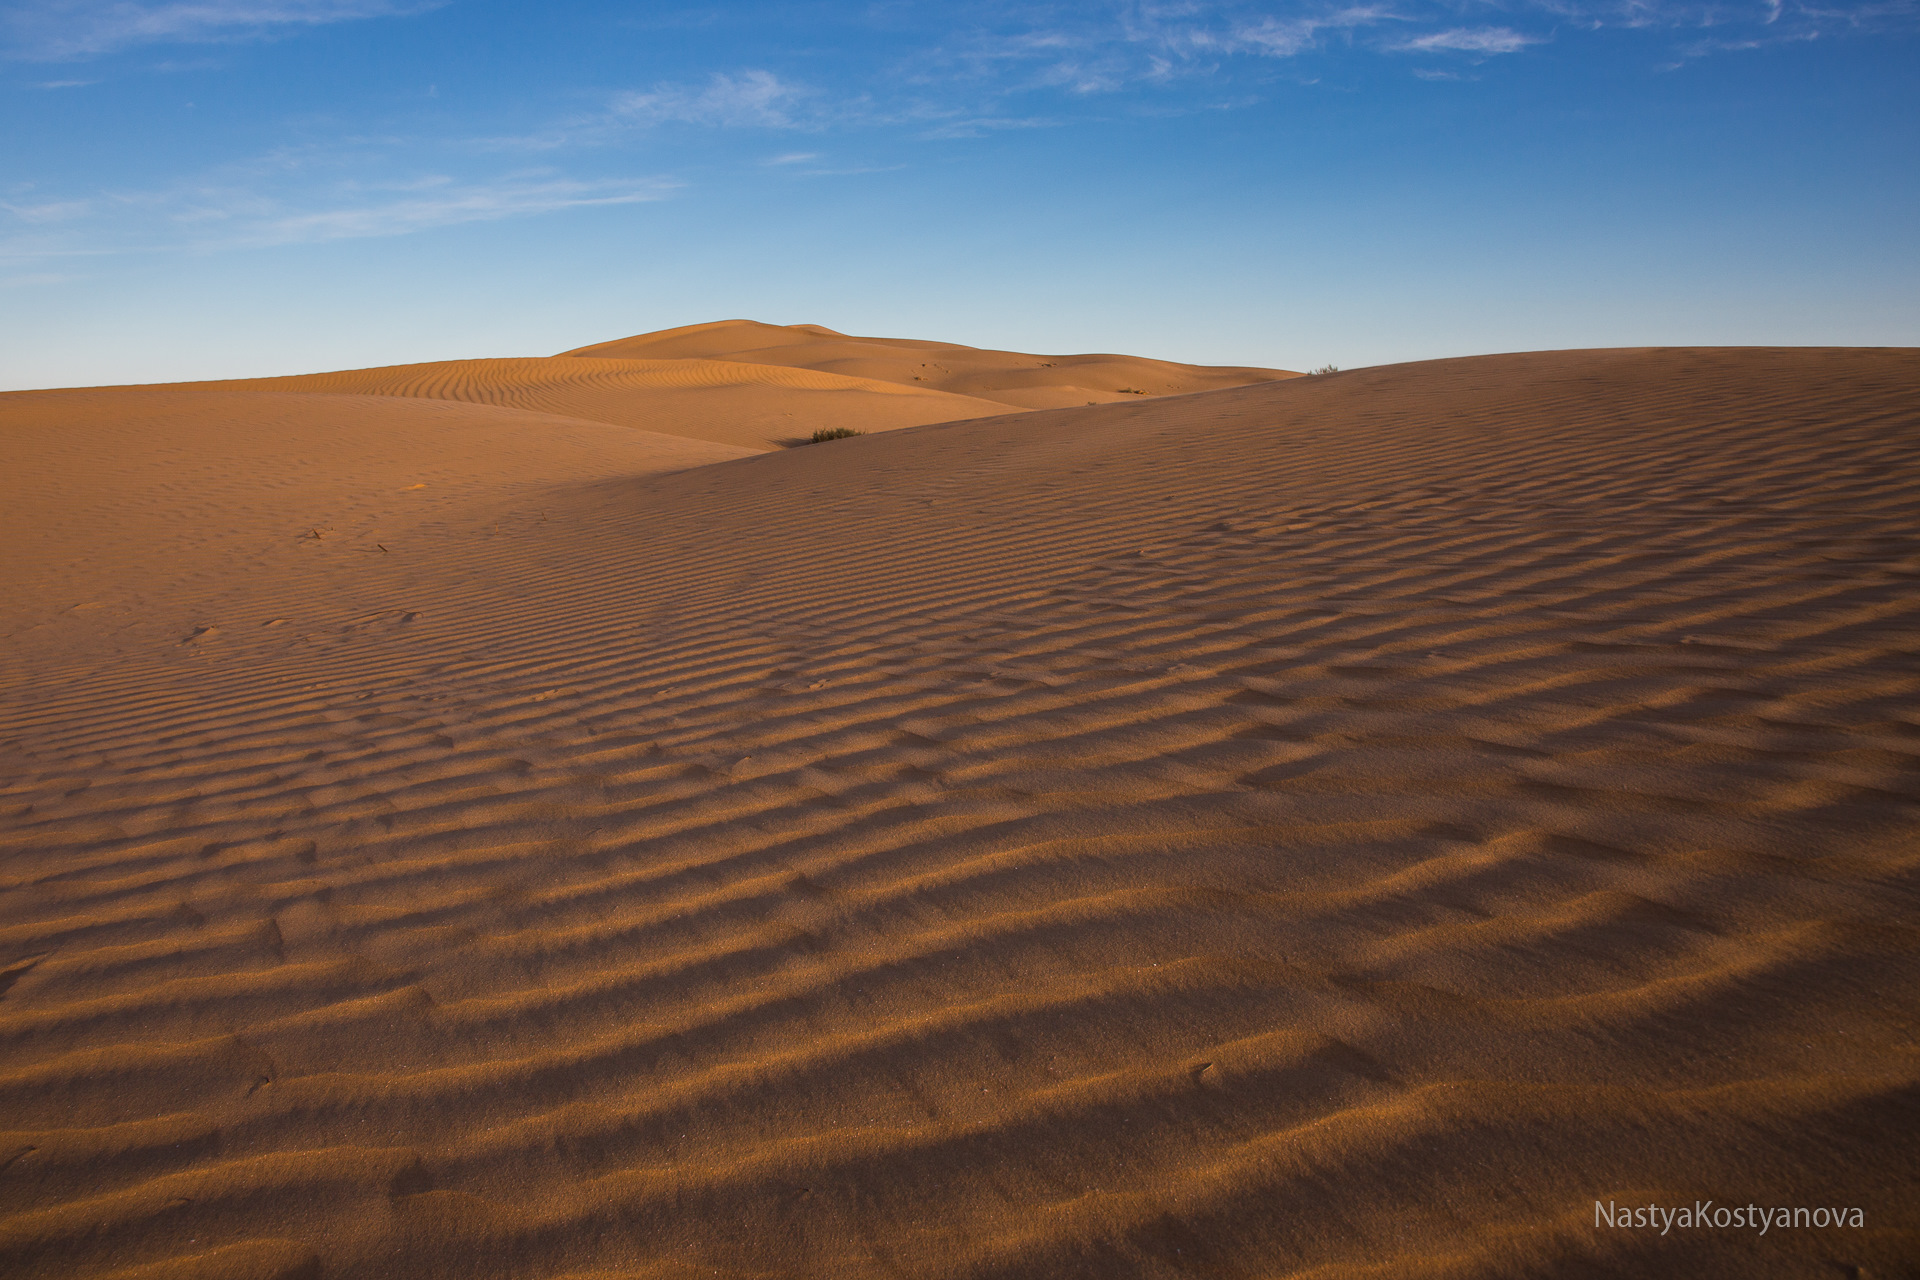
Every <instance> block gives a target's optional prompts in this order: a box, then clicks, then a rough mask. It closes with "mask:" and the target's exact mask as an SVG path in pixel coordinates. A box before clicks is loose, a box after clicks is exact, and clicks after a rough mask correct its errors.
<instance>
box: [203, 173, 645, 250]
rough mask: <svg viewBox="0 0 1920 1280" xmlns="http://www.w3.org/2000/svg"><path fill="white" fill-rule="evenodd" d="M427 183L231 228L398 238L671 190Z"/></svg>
mask: <svg viewBox="0 0 1920 1280" xmlns="http://www.w3.org/2000/svg"><path fill="white" fill-rule="evenodd" d="M433 185H434V186H435V187H436V188H437V189H434V190H430V191H427V192H424V193H421V194H408V195H404V196H401V197H399V198H396V199H389V200H384V201H376V202H370V203H362V204H356V205H349V206H346V207H340V208H333V209H319V210H310V211H306V212H292V213H279V212H276V213H274V214H270V215H267V216H264V217H262V216H258V215H255V216H253V217H250V218H248V219H247V220H246V222H245V225H243V226H242V227H240V228H238V231H239V234H238V235H237V236H236V237H234V239H237V240H239V241H241V242H243V243H249V244H256V245H269V244H311V243H315V242H318V241H326V240H358V239H366V238H369V237H375V236H398V235H406V234H408V233H410V232H414V231H424V230H427V229H428V228H431V227H448V226H455V225H458V224H460V223H464V222H494V221H498V220H500V219H502V218H518V217H525V216H528V215H530V214H541V213H555V212H558V211H560V210H562V209H583V208H591V207H594V206H601V205H616V204H641V203H645V202H648V201H653V200H664V199H666V198H667V196H668V195H669V194H671V192H672V190H673V184H671V183H667V182H663V181H658V180H651V181H646V182H641V183H634V182H581V181H576V180H572V179H565V178H547V179H539V180H528V179H508V180H504V181H499V182H493V183H477V184H466V185H459V184H451V183H449V184H445V185H440V184H433Z"/></svg>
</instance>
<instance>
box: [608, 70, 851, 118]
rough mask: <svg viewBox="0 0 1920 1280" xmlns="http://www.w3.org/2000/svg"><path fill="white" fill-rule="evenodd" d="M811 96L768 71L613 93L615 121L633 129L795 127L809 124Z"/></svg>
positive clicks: (718, 74) (721, 74) (812, 105)
mask: <svg viewBox="0 0 1920 1280" xmlns="http://www.w3.org/2000/svg"><path fill="white" fill-rule="evenodd" d="M816 108H817V104H816V103H815V102H814V95H813V94H812V93H810V92H809V91H808V90H807V89H805V88H803V87H802V86H800V85H796V84H793V83H790V82H788V81H785V80H782V79H781V78H780V77H779V76H776V75H774V74H773V73H772V72H771V71H742V72H738V73H735V74H728V73H725V72H716V73H714V74H713V75H712V76H711V77H709V78H708V80H707V82H706V83H705V84H704V85H697V86H688V85H671V84H669V85H656V86H655V87H654V88H652V89H648V90H646V91H645V92H639V93H620V94H616V95H614V98H613V101H612V103H611V108H610V109H611V114H612V115H613V117H614V118H616V119H619V120H622V121H625V122H628V123H631V124H637V125H650V124H668V123H679V124H704V125H716V126H719V127H722V128H756V129H795V128H802V127H804V126H805V125H806V124H808V123H810V120H809V119H808V117H809V116H810V115H811V114H813V113H814V112H815V110H816Z"/></svg>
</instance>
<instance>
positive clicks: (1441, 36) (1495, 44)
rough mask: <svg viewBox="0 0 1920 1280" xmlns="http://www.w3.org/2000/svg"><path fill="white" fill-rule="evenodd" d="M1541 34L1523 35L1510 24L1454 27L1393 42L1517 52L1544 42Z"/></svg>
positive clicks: (1407, 46) (1431, 48) (1425, 48)
mask: <svg viewBox="0 0 1920 1280" xmlns="http://www.w3.org/2000/svg"><path fill="white" fill-rule="evenodd" d="M1543 43H1545V38H1544V37H1542V36H1529V35H1522V34H1521V33H1520V32H1518V31H1515V30H1513V29H1512V28H1511V27H1455V28H1453V29H1452V30H1450V31H1434V32H1430V33H1428V34H1427V35H1424V36H1415V37H1413V38H1412V39H1411V40H1403V41H1401V42H1400V43H1399V44H1396V45H1394V46H1393V47H1394V48H1395V49H1399V50H1402V51H1404V52H1408V53H1480V54H1494V53H1518V52H1520V51H1521V50H1522V49H1524V48H1526V47H1527V46H1528V45H1530V44H1543Z"/></svg>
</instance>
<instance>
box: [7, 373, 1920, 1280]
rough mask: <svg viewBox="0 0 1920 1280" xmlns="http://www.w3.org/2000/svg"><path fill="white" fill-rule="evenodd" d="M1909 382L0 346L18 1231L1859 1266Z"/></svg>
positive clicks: (1790, 1271)
mask: <svg viewBox="0 0 1920 1280" xmlns="http://www.w3.org/2000/svg"><path fill="white" fill-rule="evenodd" d="M673 358H675V359H678V358H680V357H673ZM687 358H689V359H691V358H695V357H687ZM599 362H600V361H599V360H598V358H589V359H588V360H586V361H583V363H595V364H597V363H599ZM608 363H612V361H609V362H608ZM1917 393H1920V357H1917V356H1916V354H1915V353H1912V352H1894V351H1647V352H1587V353H1555V354H1543V355H1528V356H1501V357H1485V358H1480V359H1474V360H1460V361H1444V362H1435V363H1430V364H1423V365H1409V366H1401V367H1397V368H1391V369H1381V370H1363V371H1358V372H1354V373H1348V374H1341V375H1337V376H1334V377H1328V378H1314V379H1304V380H1291V381H1286V382H1271V383H1267V384H1265V385H1252V386H1243V387H1239V388H1237V389H1227V390H1220V391H1214V392H1210V393H1208V394H1205V395H1188V396H1183V397H1181V398H1179V399H1166V400H1145V401H1137V402H1136V401H1129V402H1127V403H1120V404H1113V405H1107V406H1099V407H1092V408H1089V407H1084V406H1083V407H1080V408H1076V409H1062V410H1040V411H1037V412H1027V413H1019V414H1012V415H1008V416H1003V417H997V418H992V419H985V420H976V421H966V422H952V423H947V424H944V425H934V426H923V427H919V428H917V429H914V430H910V431H905V432H891V433H888V434H884V435H877V436H873V437H869V438H865V439H857V440H849V441H840V442H835V443H833V444H831V445H826V446H820V447H814V448H807V449H799V450H791V451H783V452H776V453H767V454H761V455H748V454H745V453H743V452H742V451H740V450H738V449H729V448H728V447H727V446H725V445H723V444H705V443H700V442H696V441H690V440H684V439H672V438H669V437H665V436H659V435H648V434H645V433H639V432H633V431H629V430H625V429H622V428H616V427H611V426H607V425H605V424H604V423H597V422H584V421H581V420H579V418H578V417H576V416H572V415H568V416H555V415H549V416H546V417H539V416H536V415H534V414H532V413H528V412H526V411H525V408H524V407H522V408H511V407H489V406H485V405H469V404H460V403H453V402H450V401H446V400H436V399H404V398H400V397H399V396H396V395H393V394H383V395H378V396H374V395H341V394H338V393H337V392H334V391H327V392H315V393H312V394H307V393H302V394H298V395H290V394H269V393H266V392H257V391H256V392H229V391H220V390H216V389H205V388H195V389H182V390H179V391H169V392H166V393H164V394H161V393H155V394H154V395H153V396H152V397H150V402H148V403H146V404H145V405H144V407H142V408H140V409H139V412H140V413H144V414H146V415H147V416H146V417H144V418H141V417H138V415H137V414H129V413H127V412H125V411H126V410H127V409H128V407H129V405H130V403H131V402H130V401H129V400H127V399H126V398H125V395H126V393H121V392H99V393H93V392H88V393H42V394H39V395H38V398H35V397H34V396H17V397H0V441H5V442H6V446H7V447H8V448H9V449H11V450H18V451H19V453H20V456H22V457H26V458H27V459H28V460H29V461H31V462H33V464H34V465H33V467H31V468H24V469H23V468H13V469H11V470H10V471H9V473H8V474H9V475H10V476H17V477H23V479H20V480H15V481H11V482H10V483H12V484H14V485H15V486H16V487H17V493H11V494H9V497H10V498H12V499H15V500H14V501H12V502H11V503H10V504H9V510H8V515H7V517H6V518H7V519H9V520H12V521H15V522H16V523H15V524H14V525H11V526H9V527H8V529H7V530H6V532H7V534H8V536H9V538H10V539H11V538H12V537H13V536H14V535H15V534H16V532H21V533H23V536H24V535H25V534H31V533H32V531H33V530H35V529H40V530H43V532H42V534H41V535H40V539H41V540H40V541H39V542H37V543H34V544H32V554H31V555H30V556H21V557H18V558H10V560H9V562H8V567H7V574H8V577H9V581H8V592H7V595H8V598H9V599H10V600H12V601H15V602H16V603H14V604H11V605H9V608H10V610H12V612H11V613H10V615H9V617H8V619H7V626H8V631H9V632H10V634H9V638H8V641H7V648H6V658H7V664H8V665H7V667H6V670H5V675H6V684H5V688H4V690H3V691H0V750H4V755H3V756H0V761H4V775H0V815H3V816H4V818H5V836H4V840H5V843H4V845H3V846H0V848H3V849H4V853H5V858H4V861H0V871H3V872H4V876H5V879H4V880H0V886H3V890H0V984H5V986H6V990H5V993H4V998H0V1129H4V1132H0V1166H4V1167H0V1213H3V1214H4V1215H5V1216H4V1217H0V1259H4V1260H5V1265H6V1267H7V1268H8V1269H9V1270H10V1272H12V1273H15V1274H21V1275H72V1274H113V1273H118V1272H127V1273H129V1274H139V1275H152V1276H160V1275H181V1276H186V1275H195V1276H199V1275H233V1276H272V1275H287V1276H291V1275H300V1274H305V1275H319V1276H327V1277H334V1276H390V1275H410V1276H412V1275H418V1276H437V1275H446V1276H491V1275H498V1276H522V1275H525V1276H532V1275H579V1276H585V1275H600V1274H604V1275H631V1276H663V1277H665V1276H693V1275H713V1274H721V1275H729V1276H804V1275H817V1276H867V1275H876V1276H877V1275H893V1276H898V1275H909V1276H915V1277H920V1276H926V1277H987V1276H1034V1277H1040V1276H1049V1277H1051V1276H1086V1277H1115V1276H1119V1277H1126V1276H1138V1277H1177V1276H1207V1277H1213V1276H1281V1275H1314V1276H1324V1277H1336V1276H1338V1277H1349V1276H1351V1277H1358V1276H1383V1277H1384V1276H1396V1277H1397V1276H1456V1275H1458V1276H1468V1275H1473V1276H1492V1275H1518V1274H1548V1273H1551V1274H1556V1275H1592V1276H1600V1275H1617V1274H1635V1273H1639V1274H1650V1273H1659V1274H1675V1273H1680V1272H1683V1271H1684V1272H1686V1273H1689V1274H1705V1275H1714V1274H1723V1275H1735V1274H1738V1275H1742V1276H1770V1275H1777V1276H1801V1275H1810V1274H1822V1273H1823V1270H1822V1269H1824V1271H1825V1273H1828V1274H1844V1270H1843V1269H1844V1268H1846V1267H1853V1268H1856V1269H1859V1273H1860V1274H1876V1275H1877V1274H1894V1275H1897V1274H1901V1271H1900V1270H1899V1269H1900V1268H1901V1267H1904V1266H1906V1265H1908V1263H1909V1261H1910V1259H1911V1258H1913V1257H1914V1256H1916V1254H1920V1230H1917V1228H1920V1223H1916V1220H1915V1214H1916V1205H1915V1197H1914V1194H1913V1188H1914V1186H1915V1185H1917V1181H1916V1175H1920V1157H1916V1156H1915V1154H1914V1151H1913V1144H1912V1143H1911V1141H1910V1136H1911V1134H1912V1133H1913V1132H1915V1131H1916V1121H1920V1106H1917V1105H1916V1100H1917V1096H1920V1095H1917V1093H1916V1083H1917V1082H1920V1055H1916V1049H1915V1042H1914V1026H1915V1013H1916V1004H1920V998H1917V996H1916V993H1917V992H1920V983H1916V977H1917V976H1920V974H1916V969H1920V964H1917V963H1916V956H1920V947H1916V942H1920V930H1916V913H1915V892H1914V891H1915V876H1916V868H1920V839H1916V835H1917V834H1920V822H1916V818H1917V817H1920V809H1917V808H1916V799H1920V786H1917V785H1916V774H1915V764H1916V756H1917V755H1920V672H1917V671H1916V662H1915V652H1916V638H1917V636H1920V585H1917V584H1920V531H1917V530H1916V525H1915V521H1914V518H1913V517H1914V514H1915V511H1916V507H1917V504H1916V499H1920V408H1917V407H1916V406H1920V394H1917ZM89 396H91V397H93V399H92V400H91V401H88V400H87V399H86V397H89ZM117 397H118V398H117ZM249 397H251V398H249ZM103 406H115V407H113V408H111V409H103ZM223 406H224V407H223ZM222 415H224V416H222ZM272 415H278V416H277V417H275V416H272ZM382 415H384V416H382ZM210 424H211V425H210ZM221 424H225V425H221ZM249 424H262V425H257V426H253V427H252V428H251V429H250V425H249ZM196 432H198V433H201V434H199V435H197V436H196V435H195V434H194V433H196ZM330 432H339V433H344V434H342V435H341V436H339V437H338V438H339V439H341V440H343V441H344V442H345V444H344V445H343V447H340V448H337V449H332V450H328V449H326V448H325V447H324V446H325V444H326V442H327V441H328V439H329V438H330V437H329V433H330ZM35 433H38V434H35ZM463 439H465V440H467V441H468V442H469V443H468V444H467V445H466V446H465V447H462V446H461V445H460V441H461V440H463ZM183 440H184V441H188V444H187V445H182V444H180V443H179V442H180V441H183ZM189 446H190V447H189ZM211 449H225V450H227V453H226V454H225V455H224V456H225V459H226V460H225V462H224V464H221V465H215V464H214V463H212V462H210V461H209V460H208V457H209V454H208V451H209V450H211ZM143 450H144V452H143ZM702 451H711V452H702ZM422 484H424V485H425V487H424V488H415V487H414V486H416V485H422ZM409 504H417V505H409ZM60 522H64V523H60ZM142 529H148V530H152V531H154V534H155V536H156V537H157V538H160V539H161V541H162V542H163V543H164V545H163V546H162V548H161V549H160V550H158V551H153V550H148V551H143V550H142V549H141V540H140V536H139V535H140V532H141V530H142ZM315 532H318V533H321V534H322V535H323V536H320V537H317V538H316V537H311V536H305V535H308V534H311V533H315ZM89 539H93V541H92V542H89ZM9 545H15V544H14V543H12V542H11V541H10V543H9ZM379 548H384V549H379ZM142 556H145V557H147V558H146V559H142V558H141V557H142ZM122 563H124V564H126V565H130V566H133V568H132V569H129V570H125V571H121V578H116V576H115V574H116V570H115V568H114V566H115V565H116V564H122ZM125 577H132V578H134V579H136V580H135V581H124V580H121V579H122V578H125ZM62 592H64V593H65V594H61V593H62ZM27 596H30V597H31V598H32V602H31V603H28V604H20V603H17V602H18V601H19V600H20V599H21V598H22V597H27ZM70 596H72V597H80V596H84V597H85V599H72V600H69V599H68V597H70ZM81 603H95V604H96V605H97V607H95V608H92V609H85V610H80V611H78V612H74V611H71V606H72V605H74V604H81ZM60 610H67V611H65V612H62V611H60ZM277 619H284V620H283V621H280V622H279V625H266V624H268V623H273V622H275V621H276V620H277ZM1696 1198H1702V1199H1704V1198H1713V1199H1716V1200H1718V1201H1719V1202H1721V1203H1739V1204H1742V1205H1744V1204H1746V1203H1747V1202H1748V1201H1749V1200H1754V1201H1757V1202H1759V1203H1763V1204H1769V1205H1774V1204H1787V1205H1794V1204H1807V1205H1811V1204H1845V1205H1859V1206H1862V1207H1863V1208H1864V1209H1865V1214H1866V1222H1867V1225H1866V1226H1865V1227H1864V1228H1862V1229H1859V1230H1848V1231H1824V1232H1822V1231H1812V1230H1805V1231H1789V1232H1778V1233H1771V1234H1769V1235H1768V1236H1766V1237H1764V1238H1759V1237H1756V1236H1754V1235H1753V1234H1752V1233H1739V1232H1707V1233H1697V1232H1696V1233H1689V1234H1671V1235H1668V1236H1664V1237H1662V1236H1659V1235H1658V1234H1656V1233H1652V1232H1606V1231H1598V1230H1596V1229H1595V1227H1594V1224H1593V1202H1594V1201H1595V1200H1596V1199H1600V1200H1618V1201H1630V1202H1632V1203H1636V1204H1640V1203H1646V1202H1648V1201H1656V1202H1660V1203H1666V1204H1678V1203H1691V1202H1692V1201H1693V1200H1694V1199H1696Z"/></svg>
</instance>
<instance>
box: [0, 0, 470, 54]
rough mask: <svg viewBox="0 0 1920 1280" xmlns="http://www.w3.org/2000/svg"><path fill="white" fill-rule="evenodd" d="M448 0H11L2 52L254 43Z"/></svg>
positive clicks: (0, 26)
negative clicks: (296, 31) (307, 28)
mask: <svg viewBox="0 0 1920 1280" xmlns="http://www.w3.org/2000/svg"><path fill="white" fill-rule="evenodd" d="M443 3H446V0H8V2H7V3H4V4H0V47H4V48H5V50H6V51H7V53H8V54H9V55H10V56H13V57H16V58H28V59H35V60H43V61H62V60H68V59H74V58H87V57H92V56H95V55H97V54H103V53H113V52H116V51H118V50H121V49H127V48H132V47H134V46H137V45H147V44H182V43H205V42H209V41H230V40H250V39H259V38H261V37H264V36H271V35H275V34H280V33H284V32H288V31H294V30H298V29H300V28H303V27H316V26H323V25H326V24H328V23H334V22H350V21H354V20H356V19H362V18H388V17H396V16H400V15H404V14H411V13H421V12H424V11H426V10H428V9H434V8H438V7H439V6H440V5H441V4H443Z"/></svg>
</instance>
